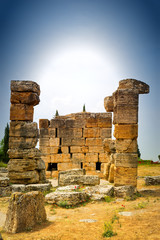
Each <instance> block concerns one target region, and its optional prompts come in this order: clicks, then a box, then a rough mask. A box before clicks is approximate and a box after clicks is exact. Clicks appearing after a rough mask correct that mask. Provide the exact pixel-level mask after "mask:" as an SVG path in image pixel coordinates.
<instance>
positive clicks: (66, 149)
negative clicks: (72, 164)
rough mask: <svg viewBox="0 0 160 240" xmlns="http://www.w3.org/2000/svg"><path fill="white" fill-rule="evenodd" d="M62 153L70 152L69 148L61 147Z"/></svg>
mask: <svg viewBox="0 0 160 240" xmlns="http://www.w3.org/2000/svg"><path fill="white" fill-rule="evenodd" d="M61 151H62V153H64V154H67V153H68V152H69V149H68V147H61Z"/></svg>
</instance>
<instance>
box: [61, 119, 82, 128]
mask: <svg viewBox="0 0 160 240" xmlns="http://www.w3.org/2000/svg"><path fill="white" fill-rule="evenodd" d="M85 122H86V121H85V120H83V119H81V120H78V119H76V120H73V119H66V120H65V126H66V128H84V127H85Z"/></svg>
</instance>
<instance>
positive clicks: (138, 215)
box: [0, 165, 160, 240]
mask: <svg viewBox="0 0 160 240" xmlns="http://www.w3.org/2000/svg"><path fill="white" fill-rule="evenodd" d="M147 175H148V176H149V175H150V176H154V175H160V165H141V166H139V167H138V176H139V177H140V178H139V179H138V190H139V191H140V192H141V194H142V196H141V197H138V198H137V199H136V200H134V201H129V199H125V200H121V199H113V201H111V202H96V203H95V202H90V203H87V204H86V205H85V206H81V207H79V208H74V209H65V208H59V207H58V208H54V207H53V206H51V205H46V211H47V216H48V221H47V222H46V223H45V224H42V225H39V226H37V227H36V228H35V229H33V230H31V231H29V232H26V233H18V234H7V233H5V232H3V230H2V228H0V230H2V233H1V234H2V236H3V239H4V240H10V239H11V240H20V239H23V240H32V239H36V240H101V239H103V240H104V239H107V238H104V237H103V236H102V234H103V233H104V223H106V224H110V225H111V226H112V227H113V229H112V230H113V232H115V233H116V234H117V235H115V236H113V237H111V239H113V240H121V239H124V240H132V239H133V240H140V239H144V240H148V239H149V240H159V239H160V186H151V187H150V186H145V184H144V176H147ZM146 189H147V190H148V191H146ZM127 200H128V201H127ZM7 206H8V198H0V212H1V213H6V211H7ZM123 211H125V212H132V216H122V215H120V212H123ZM81 219H93V220H96V222H93V223H86V222H79V220H81Z"/></svg>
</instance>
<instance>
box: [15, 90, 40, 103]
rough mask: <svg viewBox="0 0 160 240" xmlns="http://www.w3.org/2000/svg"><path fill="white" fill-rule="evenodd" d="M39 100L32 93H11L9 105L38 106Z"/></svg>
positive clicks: (36, 95) (35, 94)
mask: <svg viewBox="0 0 160 240" xmlns="http://www.w3.org/2000/svg"><path fill="white" fill-rule="evenodd" d="M39 102H40V99H39V96H38V94H37V93H33V92H11V103H20V104H22V103H24V104H28V105H33V106H35V105H37V104H39Z"/></svg>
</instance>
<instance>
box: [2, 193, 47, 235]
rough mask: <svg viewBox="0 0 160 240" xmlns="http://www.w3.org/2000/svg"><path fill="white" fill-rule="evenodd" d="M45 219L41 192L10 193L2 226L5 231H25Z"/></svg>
mask: <svg viewBox="0 0 160 240" xmlns="http://www.w3.org/2000/svg"><path fill="white" fill-rule="evenodd" d="M45 220H46V212H45V208H44V196H43V194H42V193H41V192H37V191H36V192H29V193H13V194H12V196H11V198H10V202H9V207H8V211H7V216H6V221H5V226H4V228H5V230H6V231H7V232H9V233H18V232H23V231H27V230H28V229H32V228H33V227H34V226H35V225H36V224H38V223H42V222H44V221H45Z"/></svg>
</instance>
